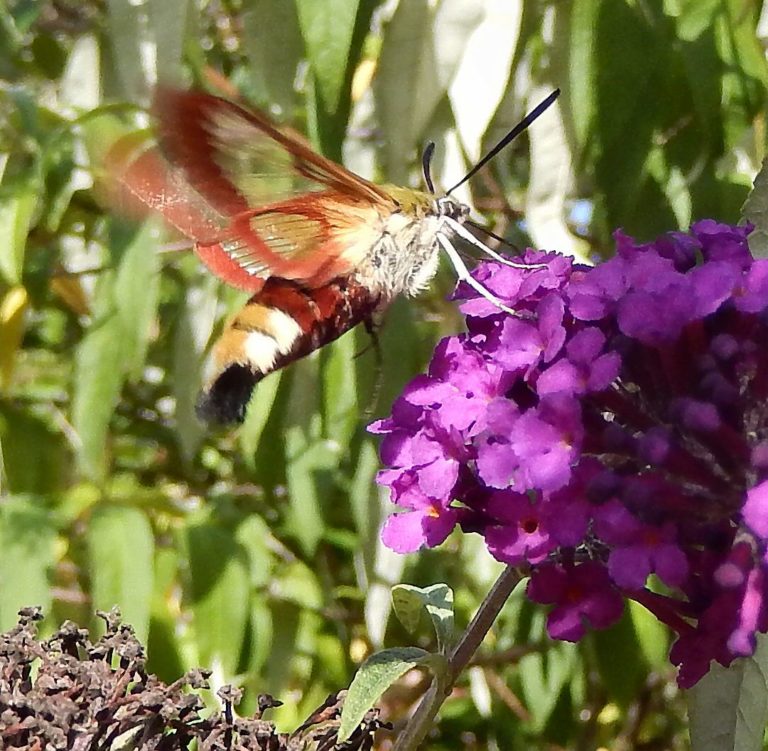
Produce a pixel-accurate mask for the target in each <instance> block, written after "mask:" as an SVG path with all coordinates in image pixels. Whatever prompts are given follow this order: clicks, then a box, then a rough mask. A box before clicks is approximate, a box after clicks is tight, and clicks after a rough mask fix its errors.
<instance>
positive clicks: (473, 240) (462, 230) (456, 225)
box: [443, 216, 547, 269]
mask: <svg viewBox="0 0 768 751" xmlns="http://www.w3.org/2000/svg"><path fill="white" fill-rule="evenodd" d="M443 222H444V223H445V224H447V225H448V226H449V227H450V228H451V229H452V230H453V231H454V232H455V233H456V234H457V235H458V236H459V237H460V238H461V239H462V240H466V241H467V242H468V243H469V244H470V245H474V246H475V247H476V248H479V249H480V250H482V251H483V253H485V254H486V255H487V256H490V257H491V258H493V260H494V261H498V262H499V263H503V264H504V265H505V266H511V267H512V268H513V269H540V268H544V267H546V265H547V264H546V263H519V262H516V261H510V260H509V259H508V258H504V256H502V255H499V254H498V253H497V252H496V251H495V250H493V249H492V248H489V247H488V246H487V245H486V244H485V243H484V242H483V241H482V240H480V239H478V238H477V237H475V236H474V235H473V234H472V233H471V232H470V231H469V230H468V229H467V228H466V227H465V226H464V225H463V224H461V223H460V222H457V221H456V220H455V219H451V217H449V216H445V217H443Z"/></svg>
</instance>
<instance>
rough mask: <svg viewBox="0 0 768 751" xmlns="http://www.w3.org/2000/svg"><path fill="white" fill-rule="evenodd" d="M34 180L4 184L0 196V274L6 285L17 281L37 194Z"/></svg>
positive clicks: (17, 282) (38, 186) (18, 281)
mask: <svg viewBox="0 0 768 751" xmlns="http://www.w3.org/2000/svg"><path fill="white" fill-rule="evenodd" d="M40 192H41V191H40V185H39V184H38V182H37V181H36V180H27V181H25V182H19V183H17V184H15V185H12V186H11V185H7V186H6V185H4V186H3V194H2V195H0V274H2V275H3V277H4V278H5V281H6V282H8V284H19V283H20V281H21V270H22V267H23V265H24V249H25V247H26V244H27V235H28V234H29V230H30V226H31V224H32V219H33V217H34V214H35V209H36V207H37V201H38V197H39V196H40Z"/></svg>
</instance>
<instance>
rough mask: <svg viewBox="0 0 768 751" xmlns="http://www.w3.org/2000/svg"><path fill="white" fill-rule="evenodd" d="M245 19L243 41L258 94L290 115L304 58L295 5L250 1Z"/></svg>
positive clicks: (270, 1) (269, 1) (258, 0)
mask: <svg viewBox="0 0 768 751" xmlns="http://www.w3.org/2000/svg"><path fill="white" fill-rule="evenodd" d="M242 17H243V36H242V42H243V47H244V48H245V51H246V55H247V58H248V70H249V73H250V78H251V82H252V83H251V85H252V86H253V88H254V90H255V95H256V97H257V98H259V99H261V100H263V101H264V102H265V103H268V104H269V105H271V106H272V107H278V108H279V109H280V110H281V112H282V113H286V114H288V115H290V114H291V113H292V112H293V108H294V105H295V103H296V89H295V82H296V75H297V71H298V68H299V63H300V62H301V60H302V58H303V57H304V40H303V39H302V38H301V31H300V29H299V18H298V16H297V14H296V5H295V4H294V3H292V2H280V3H276V2H274V0H251V1H250V2H249V3H248V5H247V6H246V8H245V10H244V12H243V15H242Z"/></svg>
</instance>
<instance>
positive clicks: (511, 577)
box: [392, 566, 522, 751]
mask: <svg viewBox="0 0 768 751" xmlns="http://www.w3.org/2000/svg"><path fill="white" fill-rule="evenodd" d="M520 579H522V576H521V574H520V572H519V571H518V570H517V569H514V568H512V567H510V566H508V567H507V568H505V569H504V571H502V573H501V575H500V576H499V578H498V579H497V580H496V581H495V583H494V585H493V587H491V591H490V592H489V593H488V594H487V596H486V598H485V599H484V600H483V602H482V603H481V605H480V607H479V608H478V611H477V613H475V617H474V618H473V619H472V621H471V622H470V624H469V626H467V630H466V631H465V632H464V633H463V634H462V636H461V639H459V642H458V644H457V645H456V647H455V648H454V650H453V652H452V653H451V656H450V658H449V659H448V667H447V670H446V672H445V675H444V676H442V677H438V676H436V677H435V678H433V679H432V685H431V686H430V687H429V690H428V691H427V693H426V694H424V697H423V698H422V700H421V702H420V703H419V706H418V707H417V708H416V711H415V712H414V713H413V716H412V717H411V719H410V720H409V721H408V724H407V725H406V726H405V728H403V730H402V732H401V733H400V734H399V735H398V736H397V741H396V742H395V745H394V748H393V749H392V751H415V749H417V748H418V747H419V744H420V743H421V742H422V741H423V740H424V738H425V737H426V735H427V733H428V732H429V731H430V729H431V728H432V724H433V721H434V719H435V717H436V716H437V713H438V712H439V711H440V707H441V706H442V705H443V702H444V701H445V700H446V698H448V696H449V694H450V693H451V690H452V689H453V686H454V684H455V683H456V680H457V679H458V677H459V675H460V674H461V671H462V670H463V669H464V668H465V667H466V666H467V663H468V662H469V661H470V659H471V658H472V655H473V654H474V653H475V651H476V650H477V648H478V647H479V646H480V644H481V643H482V641H483V639H485V635H486V634H487V633H488V631H489V630H490V628H491V626H492V625H493V623H494V621H495V620H496V618H497V617H498V615H499V613H500V612H501V609H502V608H503V607H504V603H505V602H506V601H507V598H508V597H509V595H510V594H511V593H512V590H513V589H514V588H515V587H516V586H517V584H518V582H519V581H520Z"/></svg>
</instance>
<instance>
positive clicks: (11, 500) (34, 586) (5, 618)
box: [0, 496, 55, 631]
mask: <svg viewBox="0 0 768 751" xmlns="http://www.w3.org/2000/svg"><path fill="white" fill-rule="evenodd" d="M54 539H55V527H54V524H53V520H52V518H51V515H50V513H49V511H48V509H47V508H46V506H45V503H44V501H43V499H42V498H40V497H35V496H13V497H6V498H4V499H3V502H2V503H0V630H2V631H6V630H7V629H9V628H11V627H12V626H14V625H15V624H16V622H17V620H18V618H17V616H16V613H17V612H18V611H19V610H20V609H21V608H23V607H28V606H31V605H40V606H41V607H42V608H43V613H50V609H51V599H52V598H51V575H52V568H53V565H54V562H55V557H54Z"/></svg>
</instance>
